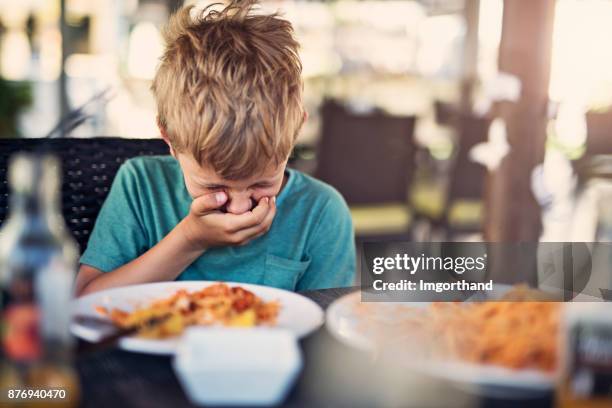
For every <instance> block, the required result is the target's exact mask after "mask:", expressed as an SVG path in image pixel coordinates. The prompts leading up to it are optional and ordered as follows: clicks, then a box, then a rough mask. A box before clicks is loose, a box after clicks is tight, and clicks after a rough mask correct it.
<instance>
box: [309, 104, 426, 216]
mask: <svg viewBox="0 0 612 408" xmlns="http://www.w3.org/2000/svg"><path fill="white" fill-rule="evenodd" d="M321 116H322V132H321V139H320V143H319V146H318V151H317V170H316V172H315V174H316V176H317V177H318V178H319V179H321V180H323V181H325V182H327V183H329V184H331V185H332V186H334V187H335V188H336V189H338V191H339V192H340V193H341V194H342V195H343V196H344V198H345V199H346V201H347V202H348V203H349V204H374V203H385V202H407V197H408V189H409V185H410V183H411V182H412V178H413V175H414V169H415V153H416V146H415V143H414V138H413V133H414V125H415V122H416V118H415V117H414V116H390V115H387V114H384V113H382V112H372V113H368V114H355V113H352V112H349V111H348V110H347V109H345V108H344V107H343V106H342V105H340V104H338V103H336V102H333V101H326V102H325V103H324V104H323V106H322V108H321Z"/></svg>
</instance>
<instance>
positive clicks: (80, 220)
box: [0, 137, 169, 252]
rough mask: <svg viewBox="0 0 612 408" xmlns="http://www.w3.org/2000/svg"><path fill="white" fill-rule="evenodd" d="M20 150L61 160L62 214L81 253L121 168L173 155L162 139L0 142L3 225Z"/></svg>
mask: <svg viewBox="0 0 612 408" xmlns="http://www.w3.org/2000/svg"><path fill="white" fill-rule="evenodd" d="M19 151H29V152H32V151H39V152H40V151H44V152H48V153H52V154H55V155H56V156H58V157H59V159H60V160H61V163H62V166H63V169H62V172H63V180H62V212H63V215H64V218H65V220H66V225H67V226H68V228H69V229H70V231H71V232H72V235H73V236H74V238H75V239H76V241H77V242H78V244H79V247H80V249H81V252H83V251H84V250H85V248H86V247H87V240H88V239H89V234H90V233H91V230H92V228H93V226H94V223H95V221H96V218H97V216H98V213H99V212H100V208H101V206H102V203H103V202H104V199H105V198H106V196H107V194H108V191H109V189H110V186H111V184H112V182H113V179H114V178H115V174H116V173H117V170H118V169H119V166H121V164H122V163H123V162H124V161H126V160H127V159H129V158H132V157H135V156H143V155H165V154H168V153H169V152H168V146H167V145H166V144H165V143H164V141H163V140H161V139H122V138H110V137H104V138H93V139H0V226H1V225H2V222H3V221H4V220H5V219H6V217H7V215H8V201H9V191H8V185H7V167H8V160H9V157H10V156H12V155H13V154H14V153H16V152H19Z"/></svg>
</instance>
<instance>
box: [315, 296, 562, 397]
mask: <svg viewBox="0 0 612 408" xmlns="http://www.w3.org/2000/svg"><path fill="white" fill-rule="evenodd" d="M562 308H563V305H562V304H561V303H558V302H553V301H550V300H549V299H547V298H546V297H544V296H541V295H540V293H539V292H538V291H535V290H533V289H529V288H527V287H526V286H522V285H521V286H516V287H508V288H507V289H506V290H504V295H503V296H501V297H500V298H499V299H496V300H488V301H478V302H476V301H473V302H470V301H468V302H431V303H430V302H411V303H410V302H405V303H390V302H389V303H381V302H361V294H360V292H356V293H353V294H350V295H347V296H345V297H343V298H341V299H338V300H337V301H336V302H335V303H333V304H332V305H331V306H330V307H329V309H328V311H327V319H326V320H327V322H326V324H327V327H328V329H329V331H330V332H331V333H332V335H333V336H334V337H336V338H337V339H338V340H340V341H341V342H343V343H345V344H348V345H350V346H352V347H356V348H359V349H362V350H367V351H371V352H373V353H375V355H377V356H379V358H384V357H385V356H392V357H391V358H392V359H393V361H394V362H400V364H407V365H410V366H411V368H413V369H416V370H421V371H424V372H426V373H428V374H431V375H434V376H437V377H442V378H444V379H447V380H451V381H455V382H458V383H464V384H471V385H477V386H481V387H483V388H486V387H487V386H489V389H490V390H491V389H495V387H499V386H501V387H511V388H521V389H524V390H535V391H538V390H545V389H550V388H551V387H553V386H554V383H555V381H556V378H557V373H558V367H559V364H560V362H559V348H560V347H559V344H560V338H559V337H560V320H561V314H562Z"/></svg>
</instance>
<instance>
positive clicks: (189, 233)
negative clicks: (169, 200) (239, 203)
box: [179, 192, 276, 249]
mask: <svg viewBox="0 0 612 408" xmlns="http://www.w3.org/2000/svg"><path fill="white" fill-rule="evenodd" d="M226 201H227V195H226V194H225V193H223V192H218V193H212V194H206V195H203V196H201V197H198V198H196V199H195V200H193V202H192V203H191V208H190V211H189V215H187V217H185V219H183V221H182V222H181V224H179V225H182V228H183V232H184V234H185V237H186V238H187V240H188V242H189V244H190V246H191V247H192V248H194V249H207V248H210V247H213V246H225V245H244V244H247V243H248V242H249V241H251V240H252V239H255V238H257V237H259V236H261V235H263V234H265V233H266V232H268V230H269V229H270V226H271V225H272V220H273V219H274V215H275V214H276V198H275V197H272V198H268V197H264V198H262V199H260V200H259V203H258V204H257V206H256V207H255V208H253V209H252V210H251V211H247V212H245V213H243V214H240V215H236V214H227V213H222V212H221V211H219V208H221V207H222V206H223V205H224V204H225V202H226Z"/></svg>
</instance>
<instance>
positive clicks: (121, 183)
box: [80, 161, 148, 272]
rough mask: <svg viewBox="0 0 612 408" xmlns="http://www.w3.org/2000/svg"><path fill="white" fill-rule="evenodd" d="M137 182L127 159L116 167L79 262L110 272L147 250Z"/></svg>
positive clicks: (135, 174)
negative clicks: (117, 168)
mask: <svg viewBox="0 0 612 408" xmlns="http://www.w3.org/2000/svg"><path fill="white" fill-rule="evenodd" d="M141 182H142V180H140V178H139V177H138V174H137V173H136V169H135V168H134V166H133V164H132V163H131V162H130V161H127V162H125V163H124V164H123V165H122V166H121V167H120V168H119V170H118V172H117V175H116V176H115V179H114V180H113V184H112V186H111V189H110V192H109V193H108V196H107V197H106V201H104V204H103V205H102V208H101V209H100V213H99V214H98V218H97V219H96V223H95V226H94V229H93V231H92V233H91V235H90V237H89V242H88V243H87V249H86V250H85V252H84V253H83V255H82V256H81V259H80V263H81V264H85V265H89V266H92V267H94V268H97V269H99V270H101V271H103V272H110V271H112V270H114V269H117V268H119V267H120V266H122V265H125V264H126V263H128V262H130V261H131V260H133V259H135V258H137V257H138V256H140V255H141V254H143V253H144V252H145V251H146V250H147V245H146V244H147V242H148V239H147V235H146V230H145V229H144V227H143V223H142V208H141V205H140V201H141V200H140V194H139V183H141Z"/></svg>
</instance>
